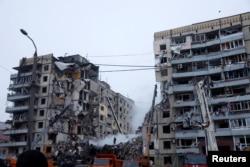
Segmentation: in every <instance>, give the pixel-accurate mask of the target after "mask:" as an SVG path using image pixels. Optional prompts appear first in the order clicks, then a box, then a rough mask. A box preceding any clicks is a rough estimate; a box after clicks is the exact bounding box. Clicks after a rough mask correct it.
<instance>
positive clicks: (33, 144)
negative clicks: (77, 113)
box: [31, 104, 72, 148]
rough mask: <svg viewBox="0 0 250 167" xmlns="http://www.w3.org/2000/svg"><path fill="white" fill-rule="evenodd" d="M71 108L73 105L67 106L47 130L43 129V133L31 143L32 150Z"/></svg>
mask: <svg viewBox="0 0 250 167" xmlns="http://www.w3.org/2000/svg"><path fill="white" fill-rule="evenodd" d="M70 106H72V104H69V105H68V106H66V107H65V108H64V109H63V111H62V112H61V113H60V114H59V115H57V116H56V117H55V119H54V120H53V121H51V122H50V123H49V125H48V126H47V127H46V128H44V129H43V131H42V132H41V133H40V134H39V135H38V136H37V137H36V138H35V139H34V140H33V142H32V143H31V148H34V147H35V146H36V145H37V143H38V142H39V141H40V140H41V139H42V137H43V136H44V135H45V134H46V133H47V132H48V131H49V129H50V128H51V127H53V125H54V123H56V122H57V121H58V120H59V119H60V118H61V116H62V115H63V114H64V113H65V112H66V111H67V110H68V109H69V107H70Z"/></svg>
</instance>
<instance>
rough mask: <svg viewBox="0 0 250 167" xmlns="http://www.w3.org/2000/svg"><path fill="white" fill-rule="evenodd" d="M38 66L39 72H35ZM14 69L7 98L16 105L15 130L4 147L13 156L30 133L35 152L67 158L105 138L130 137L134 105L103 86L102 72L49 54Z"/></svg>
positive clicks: (77, 58) (80, 60) (78, 60)
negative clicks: (89, 143) (91, 143)
mask: <svg viewBox="0 0 250 167" xmlns="http://www.w3.org/2000/svg"><path fill="white" fill-rule="evenodd" d="M34 61H37V62H36V63H37V67H36V69H32V68H33V66H32V65H33V63H34ZM14 69H16V70H17V71H18V72H17V73H16V74H12V75H11V83H10V86H9V91H10V93H9V94H8V97H7V100H8V101H10V102H12V105H11V106H9V107H7V108H6V112H7V113H10V114H12V115H13V120H11V121H10V122H11V124H12V126H11V128H9V129H7V130H5V131H4V134H5V135H8V136H10V142H8V143H1V144H0V146H4V147H7V148H8V153H9V154H13V155H18V154H20V153H22V152H23V151H24V150H25V149H26V148H27V145H29V144H30V143H29V141H28V135H29V134H28V132H30V133H31V138H32V139H31V142H32V144H31V146H32V149H36V150H40V151H42V152H44V153H45V154H46V155H47V156H53V155H55V153H56V152H58V151H60V152H61V153H65V154H68V152H69V151H70V150H71V151H72V150H74V149H75V148H76V145H77V146H80V147H79V148H78V149H79V150H84V147H85V146H87V145H88V142H89V141H90V140H93V141H96V140H98V139H100V138H104V137H105V136H107V135H111V134H112V135H113V134H117V133H124V134H129V133H132V126H131V124H130V122H131V119H132V114H133V113H132V112H133V110H134V102H133V100H131V99H129V98H126V97H124V96H122V95H121V94H119V93H116V92H114V91H112V90H111V87H110V86H109V85H108V84H107V83H105V82H103V81H99V78H98V77H99V67H98V66H96V65H94V64H92V63H91V62H89V61H88V60H87V59H85V58H84V57H82V56H80V55H72V56H67V57H58V58H55V57H54V56H53V55H52V54H49V55H44V56H38V57H37V59H34V58H23V59H22V60H20V63H19V66H18V67H15V68H14ZM32 74H35V81H34V82H33V85H35V86H34V89H31V82H32ZM32 94H33V95H34V106H33V107H31V106H30V97H31V95H32ZM107 99H108V100H107ZM30 108H34V110H33V111H32V110H31V109H30ZM118 129H120V131H118ZM86 143H87V144H86Z"/></svg>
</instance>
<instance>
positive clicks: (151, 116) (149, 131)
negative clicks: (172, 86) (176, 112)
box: [145, 85, 157, 157]
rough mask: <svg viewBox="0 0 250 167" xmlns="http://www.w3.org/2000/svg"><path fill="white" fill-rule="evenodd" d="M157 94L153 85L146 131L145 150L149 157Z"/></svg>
mask: <svg viewBox="0 0 250 167" xmlns="http://www.w3.org/2000/svg"><path fill="white" fill-rule="evenodd" d="M156 96H157V85H155V88H154V95H153V100H152V106H151V110H150V111H149V115H148V131H147V150H146V152H145V153H146V156H147V157H149V144H150V140H151V128H152V122H153V117H154V110H155V109H154V106H155V97H156Z"/></svg>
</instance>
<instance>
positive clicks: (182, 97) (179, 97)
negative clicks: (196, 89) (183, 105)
mask: <svg viewBox="0 0 250 167" xmlns="http://www.w3.org/2000/svg"><path fill="white" fill-rule="evenodd" d="M190 100H191V96H190V94H177V95H175V101H190Z"/></svg>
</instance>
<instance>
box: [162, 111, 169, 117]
mask: <svg viewBox="0 0 250 167" xmlns="http://www.w3.org/2000/svg"><path fill="white" fill-rule="evenodd" d="M162 117H163V118H169V117H170V113H169V111H163V112H162Z"/></svg>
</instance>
